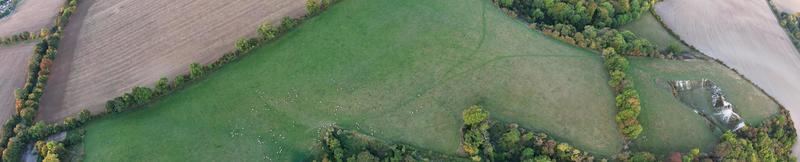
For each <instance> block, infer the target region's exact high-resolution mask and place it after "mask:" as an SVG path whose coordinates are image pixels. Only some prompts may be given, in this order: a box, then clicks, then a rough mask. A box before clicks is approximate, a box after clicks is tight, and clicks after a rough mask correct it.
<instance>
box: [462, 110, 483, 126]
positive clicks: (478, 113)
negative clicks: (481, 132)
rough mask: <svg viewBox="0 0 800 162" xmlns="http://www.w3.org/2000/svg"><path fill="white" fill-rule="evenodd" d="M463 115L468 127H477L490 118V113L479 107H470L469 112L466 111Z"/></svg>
mask: <svg viewBox="0 0 800 162" xmlns="http://www.w3.org/2000/svg"><path fill="white" fill-rule="evenodd" d="M462 115H463V119H464V124H466V125H475V124H478V123H481V122H483V121H485V120H486V119H487V118H489V112H486V111H485V110H483V109H481V107H480V106H477V105H474V106H470V107H469V108H468V109H467V110H464V112H463V113H462Z"/></svg>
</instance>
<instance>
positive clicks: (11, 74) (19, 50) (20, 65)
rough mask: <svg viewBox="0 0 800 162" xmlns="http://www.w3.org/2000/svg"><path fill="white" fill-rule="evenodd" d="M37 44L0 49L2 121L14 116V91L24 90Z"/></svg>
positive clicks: (0, 117)
mask: <svg viewBox="0 0 800 162" xmlns="http://www.w3.org/2000/svg"><path fill="white" fill-rule="evenodd" d="M35 44H36V43H27V44H18V45H14V46H7V47H0V121H3V122H5V121H6V119H8V118H9V117H11V115H12V114H14V113H15V112H14V90H16V89H17V88H22V86H23V85H24V84H25V77H26V76H27V73H28V68H27V67H28V60H29V59H30V56H31V55H33V46H34V45H35Z"/></svg>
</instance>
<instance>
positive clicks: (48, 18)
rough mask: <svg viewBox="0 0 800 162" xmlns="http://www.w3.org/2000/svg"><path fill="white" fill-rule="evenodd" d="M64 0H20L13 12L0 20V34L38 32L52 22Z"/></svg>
mask: <svg viewBox="0 0 800 162" xmlns="http://www.w3.org/2000/svg"><path fill="white" fill-rule="evenodd" d="M64 2H65V1H64V0H22V1H21V2H20V3H19V4H18V6H17V8H16V9H14V12H13V13H12V14H11V15H9V16H8V17H6V18H3V19H2V20H0V36H9V35H12V34H16V33H19V32H24V31H28V32H39V30H41V29H42V28H44V27H48V26H50V25H52V24H53V22H54V21H55V17H56V16H57V15H58V11H59V10H61V6H63V5H64Z"/></svg>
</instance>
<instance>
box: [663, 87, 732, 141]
mask: <svg viewBox="0 0 800 162" xmlns="http://www.w3.org/2000/svg"><path fill="white" fill-rule="evenodd" d="M669 84H670V87H672V94H673V95H674V96H675V97H676V98H678V99H679V100H680V101H681V102H683V103H684V104H686V105H688V106H689V107H691V108H692V109H694V112H695V113H697V114H698V115H700V116H703V118H705V119H706V120H708V121H709V122H711V123H713V124H714V125H715V126H716V127H717V128H719V129H721V130H723V131H726V130H733V131H736V130H738V129H739V128H742V127H744V119H742V117H741V116H739V114H737V113H736V112H735V111H734V108H733V104H731V103H730V102H728V101H727V100H726V99H725V95H724V94H723V92H722V89H721V88H719V87H718V86H717V85H715V84H714V83H713V82H711V81H709V80H706V79H703V80H675V81H670V82H669Z"/></svg>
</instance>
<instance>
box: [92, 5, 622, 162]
mask: <svg viewBox="0 0 800 162" xmlns="http://www.w3.org/2000/svg"><path fill="white" fill-rule="evenodd" d="M603 67H604V63H603V60H602V58H601V56H600V55H599V54H597V53H593V52H591V51H587V50H584V49H581V48H578V47H575V46H572V45H569V44H566V43H563V42H561V41H558V40H554V39H551V38H549V37H547V36H544V35H542V34H541V33H538V32H534V31H532V30H530V29H528V28H527V25H526V24H523V23H520V22H519V21H517V20H515V19H514V18H511V17H508V16H506V15H505V14H504V13H503V12H501V11H500V10H499V9H497V8H496V7H495V6H494V5H493V4H491V2H490V1H486V0H460V1H458V3H453V2H452V1H432V0H403V1H398V0H345V1H341V2H340V3H338V4H336V5H334V6H333V7H331V8H330V9H329V10H328V11H326V12H324V13H322V14H321V15H319V16H318V17H314V18H312V19H310V20H308V21H307V22H306V23H304V24H302V25H301V26H299V27H298V28H297V29H294V30H292V31H291V32H289V33H287V34H286V35H284V36H283V37H281V38H280V39H278V40H276V41H273V42H271V43H269V44H267V45H264V46H262V47H260V48H258V49H255V50H254V51H252V53H250V54H248V55H247V56H245V57H244V58H242V59H241V60H240V61H237V62H233V63H231V64H228V65H226V66H225V67H223V68H221V69H219V71H216V72H214V73H212V74H210V75H207V77H206V78H204V79H202V80H200V81H198V82H196V84H193V85H191V86H188V87H186V88H185V89H183V90H181V91H178V92H175V93H173V94H171V95H170V96H167V97H165V98H162V99H161V100H159V101H158V102H156V103H153V104H152V105H149V106H147V107H145V108H143V109H141V110H133V111H130V112H125V113H121V114H115V115H109V116H106V117H104V118H102V119H98V120H95V121H92V122H90V123H89V124H88V125H86V128H87V134H86V139H85V145H84V146H85V149H86V161H119V160H134V161H136V160H142V159H147V160H149V161H261V160H265V161H308V160H304V159H303V158H305V157H307V155H309V153H310V152H309V150H310V149H311V148H312V146H313V145H314V141H315V140H316V139H318V138H317V137H318V133H319V132H318V129H319V128H321V127H323V126H325V125H329V124H331V123H337V125H339V126H341V127H343V128H347V129H352V130H356V131H359V132H364V133H365V134H369V135H371V136H375V137H376V138H381V139H389V141H390V142H396V143H403V144H408V145H411V146H415V147H420V148H423V149H426V150H433V151H436V152H441V153H445V154H456V152H457V149H458V147H459V143H460V132H459V130H460V126H462V122H461V112H462V111H463V110H464V109H465V108H467V107H469V106H471V105H474V104H482V105H483V106H484V108H485V109H487V110H489V111H490V112H492V114H491V116H492V117H493V118H494V119H497V120H502V121H510V122H516V123H519V124H520V126H522V127H526V128H532V129H534V130H535V131H537V132H546V133H548V134H550V135H552V136H551V137H553V138H555V139H557V140H559V141H564V142H569V143H570V144H571V145H572V146H576V147H579V148H582V149H584V151H586V152H589V153H592V154H594V155H598V156H599V157H610V156H611V155H613V154H615V153H617V152H619V151H620V150H622V137H621V134H620V133H619V132H618V130H617V127H616V123H615V122H614V117H615V115H616V112H617V108H616V106H615V105H614V96H613V92H612V90H611V88H610V87H609V86H608V84H607V83H608V77H607V72H606V71H605V70H604V68H603ZM198 139H201V141H199V142H198ZM189 148H191V149H189Z"/></svg>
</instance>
